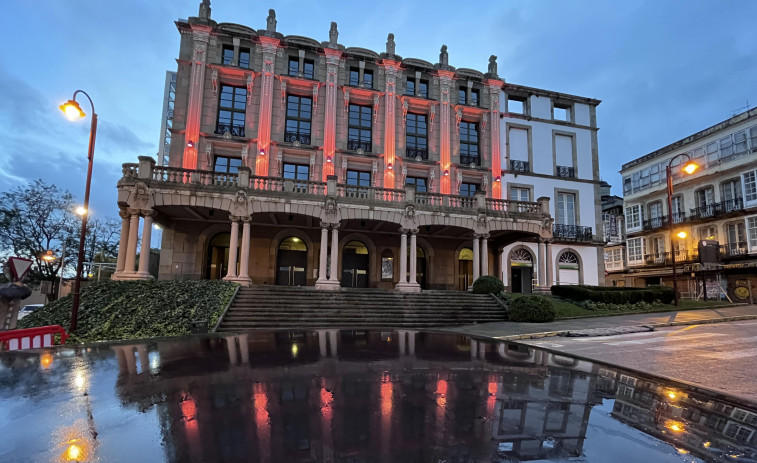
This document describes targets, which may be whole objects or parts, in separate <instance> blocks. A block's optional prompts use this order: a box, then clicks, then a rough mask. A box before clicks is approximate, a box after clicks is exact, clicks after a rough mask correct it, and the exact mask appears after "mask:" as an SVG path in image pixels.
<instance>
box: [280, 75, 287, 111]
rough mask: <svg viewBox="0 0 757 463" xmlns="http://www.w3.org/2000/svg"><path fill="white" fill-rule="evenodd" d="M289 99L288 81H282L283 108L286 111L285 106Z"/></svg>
mask: <svg viewBox="0 0 757 463" xmlns="http://www.w3.org/2000/svg"><path fill="white" fill-rule="evenodd" d="M286 101H287V81H286V80H282V81H281V110H282V111H284V106H285V105H286Z"/></svg>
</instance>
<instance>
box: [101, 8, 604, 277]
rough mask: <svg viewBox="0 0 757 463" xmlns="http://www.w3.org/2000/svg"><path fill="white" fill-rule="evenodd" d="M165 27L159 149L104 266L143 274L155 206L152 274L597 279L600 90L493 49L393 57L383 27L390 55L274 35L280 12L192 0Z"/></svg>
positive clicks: (125, 189)
mask: <svg viewBox="0 0 757 463" xmlns="http://www.w3.org/2000/svg"><path fill="white" fill-rule="evenodd" d="M176 26H177V28H178V30H179V33H180V34H181V46H180V50H179V56H178V59H177V63H178V70H177V77H176V83H175V89H176V91H175V102H174V110H173V120H172V127H171V129H170V133H171V144H170V154H169V160H168V161H169V162H168V165H163V166H159V165H155V162H154V161H153V160H152V159H151V158H149V157H140V159H139V163H128V164H124V169H123V173H124V175H123V177H122V179H121V180H120V181H119V183H118V189H119V194H118V205H119V208H120V210H121V217H122V234H121V248H120V249H121V254H120V255H119V260H118V262H119V263H118V270H117V272H116V275H115V276H114V278H115V279H141V278H149V275H148V273H147V271H146V270H145V269H146V265H147V263H146V262H142V261H141V260H140V261H139V262H138V263H137V262H136V249H137V242H138V239H137V238H138V231H139V230H140V229H141V230H142V242H149V237H150V229H151V227H152V224H153V223H158V224H160V225H161V226H162V228H163V232H162V246H161V262H160V271H159V278H165V279H200V278H210V279H217V278H218V279H220V278H223V279H226V280H231V281H238V282H240V283H242V284H245V285H249V284H268V285H273V284H276V285H299V286H315V287H316V288H319V289H339V288H340V287H373V288H384V289H390V288H396V289H398V290H402V291H419V290H421V289H460V290H465V289H467V288H468V287H469V286H470V285H471V284H472V282H473V281H474V280H475V279H476V278H478V276H480V275H485V274H492V275H497V276H500V275H502V276H503V277H504V279H505V281H506V283H508V282H509V281H510V280H509V279H510V278H511V272H510V270H509V269H510V267H511V266H512V267H515V266H513V265H512V264H513V263H517V264H518V266H517V267H521V268H528V269H531V270H532V271H531V272H530V273H529V274H525V273H523V274H520V275H519V276H520V277H521V282H522V283H521V285H520V286H518V288H517V290H527V291H530V290H531V288H532V286H533V284H534V283H536V284H539V285H541V286H542V287H549V286H550V285H551V284H552V283H553V282H580V281H584V282H587V283H594V282H596V277H595V276H594V275H595V274H596V273H597V267H598V265H599V264H600V263H601V262H598V259H597V251H596V249H599V248H598V247H597V246H599V245H595V244H593V243H594V241H598V240H597V238H598V237H597V234H598V233H601V231H599V230H597V229H596V226H595V224H596V223H597V222H596V220H595V219H596V217H598V215H595V212H594V205H595V197H594V192H595V191H596V187H597V186H598V178H597V175H598V174H597V172H598V156H597V148H596V130H597V128H596V118H595V107H596V105H597V104H599V101H597V100H591V99H586V98H581V97H576V96H571V95H566V94H560V93H554V92H548V91H545V90H540V89H534V88H529V87H522V86H517V85H512V84H504V81H503V79H502V78H500V77H499V75H498V72H497V62H496V57H495V56H492V57H491V58H490V59H489V63H488V67H487V72H485V73H484V72H480V71H477V70H473V69H465V68H454V67H452V66H451V65H450V64H449V53H448V51H447V47H446V46H442V47H441V50H440V53H439V59H438V61H437V62H436V63H431V62H428V61H425V60H422V59H417V58H403V57H401V56H399V55H397V53H396V49H397V48H398V47H397V45H396V44H395V38H394V35H393V34H389V35H388V37H387V42H386V49H385V50H384V51H383V52H375V51H372V50H367V49H364V48H358V47H349V46H345V45H342V44H341V43H340V41H339V31H338V27H337V24H336V23H332V24H331V28H330V30H329V31H328V34H326V31H325V30H324V38H325V36H326V35H328V40H324V41H318V40H315V39H312V38H306V37H301V36H296V35H284V34H282V33H280V32H278V27H277V26H278V25H277V19H276V15H275V12H274V11H273V10H270V11H269V15H268V17H267V18H266V27H265V28H264V29H259V30H255V29H252V28H250V27H247V26H243V25H239V24H231V23H217V22H216V21H214V20H212V19H211V10H210V2H209V1H207V0H205V1H203V2H202V3H201V4H200V12H199V15H198V16H197V17H192V18H189V19H186V20H184V19H181V20H178V21H177V22H176ZM510 100H511V101H512V103H507V102H506V101H510ZM516 101H519V102H521V103H522V110H521V111H520V112H514V111H515V109H514V106H515V104H516V103H515V102H516ZM516 128H517V129H519V130H521V132H520V133H519V134H515V132H512V131H511V129H512V130H513V131H514V130H515V129H516ZM508 133H511V134H512V137H513V143H521V141H522V140H521V139H520V138H518V141H516V138H517V137H521V136H522V134H523V133H525V134H526V139H525V140H526V144H525V145H523V146H524V147H525V148H524V149H526V152H527V155H528V160H529V162H530V163H531V164H530V165H531V166H534V167H533V168H532V167H529V168H527V169H525V170H527V171H524V168H523V166H518V165H516V164H517V162H516V164H511V158H512V160H513V161H518V160H520V159H521V158H520V157H518V156H520V155H521V153H520V152H517V153H516V152H513V153H512V155H511V150H510V149H509V148H508V145H507V140H508V137H509V135H508ZM566 143H567V145H566ZM519 146H520V145H519ZM565 150H568V151H565ZM555 159H558V160H560V164H559V165H560V166H561V167H560V168H559V169H558V168H555V169H551V168H549V169H547V168H544V167H542V165H543V164H547V163H549V164H550V165H551V164H552V163H553V161H555ZM555 162H556V161H555ZM537 165H538V166H539V167H535V166H537ZM503 183H504V185H503ZM551 198H555V199H554V200H552V199H551ZM553 215H554V217H557V224H556V225H554V226H553V220H552V217H553ZM592 246H594V247H592ZM518 249H520V250H521V251H520V252H518V254H517V255H515V254H514V253H516V251H517V250H518ZM533 270H535V271H533ZM534 279H536V280H537V281H536V282H534ZM508 285H510V284H509V283H508Z"/></svg>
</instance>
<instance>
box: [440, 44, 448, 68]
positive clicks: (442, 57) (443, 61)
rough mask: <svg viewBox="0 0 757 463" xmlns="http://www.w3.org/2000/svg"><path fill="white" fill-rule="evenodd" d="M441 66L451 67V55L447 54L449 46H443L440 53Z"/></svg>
mask: <svg viewBox="0 0 757 463" xmlns="http://www.w3.org/2000/svg"><path fill="white" fill-rule="evenodd" d="M439 64H441V65H442V66H449V54H448V53H447V45H442V50H441V52H440V53H439Z"/></svg>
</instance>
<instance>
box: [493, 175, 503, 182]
mask: <svg viewBox="0 0 757 463" xmlns="http://www.w3.org/2000/svg"><path fill="white" fill-rule="evenodd" d="M494 181H495V182H501V181H502V177H500V176H499V175H497V178H495V179H494Z"/></svg>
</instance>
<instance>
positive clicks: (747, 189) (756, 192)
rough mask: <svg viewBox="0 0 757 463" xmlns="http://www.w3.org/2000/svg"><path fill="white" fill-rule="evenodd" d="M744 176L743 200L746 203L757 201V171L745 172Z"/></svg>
mask: <svg viewBox="0 0 757 463" xmlns="http://www.w3.org/2000/svg"><path fill="white" fill-rule="evenodd" d="M743 177H744V200H745V201H746V202H748V203H751V202H753V201H757V171H751V172H747V173H745V174H744V175H743Z"/></svg>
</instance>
